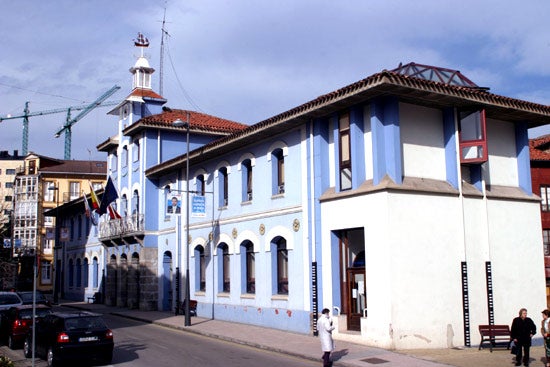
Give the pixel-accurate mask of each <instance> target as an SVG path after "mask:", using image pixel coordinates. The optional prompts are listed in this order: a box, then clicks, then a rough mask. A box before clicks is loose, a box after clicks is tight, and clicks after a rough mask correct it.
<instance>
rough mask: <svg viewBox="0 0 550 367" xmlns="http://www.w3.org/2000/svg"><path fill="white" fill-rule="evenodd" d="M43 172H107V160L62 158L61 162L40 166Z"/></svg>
mask: <svg viewBox="0 0 550 367" xmlns="http://www.w3.org/2000/svg"><path fill="white" fill-rule="evenodd" d="M39 171H40V172H44V173H46V172H47V173H73V174H83V173H89V174H107V162H104V161H79V160H63V161H61V163H59V164H56V165H51V166H48V167H45V168H40V169H39Z"/></svg>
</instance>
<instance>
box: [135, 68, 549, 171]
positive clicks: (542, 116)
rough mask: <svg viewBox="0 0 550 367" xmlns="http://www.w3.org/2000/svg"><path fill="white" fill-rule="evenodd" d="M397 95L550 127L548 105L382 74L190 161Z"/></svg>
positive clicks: (211, 146)
mask: <svg viewBox="0 0 550 367" xmlns="http://www.w3.org/2000/svg"><path fill="white" fill-rule="evenodd" d="M383 96H395V97H398V98H399V100H400V101H403V102H410V103H415V104H418V105H425V106H429V107H431V108H446V107H457V108H483V109H485V111H486V116H487V117H490V118H494V119H502V120H504V121H512V122H525V121H527V122H528V125H529V126H528V127H530V128H531V127H535V126H541V125H546V124H548V123H550V106H546V105H542V104H537V103H532V102H527V101H523V100H519V99H514V98H509V97H504V96H500V95H496V94H493V93H489V92H488V90H487V89H486V88H472V87H467V86H460V85H450V84H445V83H441V82H436V81H433V80H427V79H423V78H417V77H414V76H408V75H402V74H399V73H396V72H392V71H388V70H383V71H382V72H379V73H376V74H373V75H371V76H369V77H367V78H365V79H362V80H360V81H358V82H355V83H352V84H350V85H348V86H345V87H343V88H340V89H338V90H335V91H333V92H330V93H327V94H324V95H321V96H319V97H317V98H315V99H313V100H311V101H309V102H306V103H304V104H302V105H300V106H297V107H295V108H292V109H290V110H288V111H286V112H283V113H281V114H278V115H276V116H273V117H271V118H269V119H267V120H264V121H261V122H258V123H256V124H254V125H251V126H249V127H248V128H245V129H243V130H240V131H237V132H235V133H233V134H231V135H229V136H225V137H222V138H220V139H217V140H215V141H213V142H211V143H208V144H206V145H204V146H203V147H201V148H199V149H196V150H194V151H192V152H191V154H190V157H189V158H190V159H191V160H193V158H197V159H198V157H200V159H201V160H207V159H210V158H214V157H216V156H219V155H220V154H223V153H224V152H228V151H231V150H233V149H237V148H239V147H242V146H243V145H245V144H249V143H252V142H254V141H258V140H262V139H265V138H267V137H269V136H273V135H275V134H278V133H282V132H284V131H287V130H288V129H290V128H293V127H295V126H296V125H297V124H298V123H303V122H305V121H310V120H312V119H315V118H319V117H324V116H328V115H330V114H331V113H335V112H337V111H339V110H341V109H343V108H349V107H350V106H353V105H356V104H358V103H364V102H365V101H368V100H369V99H373V98H376V97H383ZM184 157H185V156H184V155H182V156H180V157H176V158H174V159H171V160H169V161H166V162H164V163H162V164H159V165H157V166H155V167H152V168H150V169H148V170H147V171H146V175H151V176H156V175H160V174H163V172H168V171H169V170H171V169H173V167H176V166H178V165H179V164H181V163H182V162H183V160H184Z"/></svg>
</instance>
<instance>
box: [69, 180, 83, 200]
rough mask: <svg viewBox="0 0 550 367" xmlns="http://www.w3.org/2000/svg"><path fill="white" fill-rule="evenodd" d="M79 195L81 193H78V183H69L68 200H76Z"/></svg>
mask: <svg viewBox="0 0 550 367" xmlns="http://www.w3.org/2000/svg"><path fill="white" fill-rule="evenodd" d="M80 195H81V193H80V182H76V181H72V182H71V183H70V193H69V196H70V199H69V200H74V199H78V198H79V197H80Z"/></svg>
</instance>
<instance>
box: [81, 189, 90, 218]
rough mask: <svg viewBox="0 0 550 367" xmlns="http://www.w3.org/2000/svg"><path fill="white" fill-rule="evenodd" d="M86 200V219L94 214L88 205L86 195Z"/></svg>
mask: <svg viewBox="0 0 550 367" xmlns="http://www.w3.org/2000/svg"><path fill="white" fill-rule="evenodd" d="M82 196H83V199H84V210H85V213H86V217H88V218H90V215H91V214H92V210H91V209H90V204H89V203H88V199H87V198H86V194H83V195H82Z"/></svg>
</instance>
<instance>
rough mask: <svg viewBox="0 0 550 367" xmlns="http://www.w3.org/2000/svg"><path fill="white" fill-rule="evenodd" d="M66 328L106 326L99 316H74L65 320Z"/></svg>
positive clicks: (98, 327)
mask: <svg viewBox="0 0 550 367" xmlns="http://www.w3.org/2000/svg"><path fill="white" fill-rule="evenodd" d="M65 328H66V329H67V330H69V331H70V330H82V329H105V328H107V326H106V325H105V322H104V321H103V319H102V318H101V317H95V316H93V317H92V316H91V317H74V318H69V319H66V320H65Z"/></svg>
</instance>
